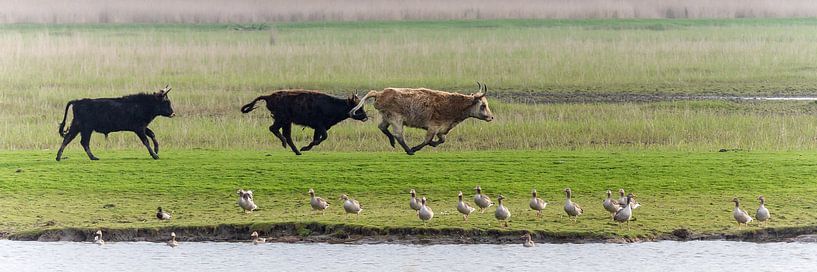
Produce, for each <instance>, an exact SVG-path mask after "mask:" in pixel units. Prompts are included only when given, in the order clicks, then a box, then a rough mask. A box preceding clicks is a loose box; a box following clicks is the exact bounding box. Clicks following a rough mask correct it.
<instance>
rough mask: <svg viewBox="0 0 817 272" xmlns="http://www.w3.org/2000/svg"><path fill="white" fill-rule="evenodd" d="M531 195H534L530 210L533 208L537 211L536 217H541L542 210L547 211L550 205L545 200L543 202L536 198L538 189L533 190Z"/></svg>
mask: <svg viewBox="0 0 817 272" xmlns="http://www.w3.org/2000/svg"><path fill="white" fill-rule="evenodd" d="M531 194H532V195H533V197H531V199H530V204H529V205H530V208H531V210H534V211H536V217H541V216H542V210H544V209H545V207H546V206H547V205H548V203H547V202H545V201H544V200H542V199H541V198H538V197H536V189H533V191H532V192H531Z"/></svg>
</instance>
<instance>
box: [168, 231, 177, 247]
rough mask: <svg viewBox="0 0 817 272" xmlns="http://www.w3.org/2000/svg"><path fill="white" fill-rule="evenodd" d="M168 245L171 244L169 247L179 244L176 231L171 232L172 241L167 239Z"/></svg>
mask: <svg viewBox="0 0 817 272" xmlns="http://www.w3.org/2000/svg"><path fill="white" fill-rule="evenodd" d="M167 246H169V247H177V246H179V242H176V233H175V232H171V233H170V241H167Z"/></svg>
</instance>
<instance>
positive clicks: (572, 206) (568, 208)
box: [565, 188, 582, 221]
mask: <svg viewBox="0 0 817 272" xmlns="http://www.w3.org/2000/svg"><path fill="white" fill-rule="evenodd" d="M572 194H573V191H571V190H570V188H566V189H565V196H566V199H565V213H567V216H568V217H573V221H577V220H578V219H579V215H581V214H582V207H580V206H579V204H578V203H574V202H573V201H572V200H570V196H571V195H572Z"/></svg>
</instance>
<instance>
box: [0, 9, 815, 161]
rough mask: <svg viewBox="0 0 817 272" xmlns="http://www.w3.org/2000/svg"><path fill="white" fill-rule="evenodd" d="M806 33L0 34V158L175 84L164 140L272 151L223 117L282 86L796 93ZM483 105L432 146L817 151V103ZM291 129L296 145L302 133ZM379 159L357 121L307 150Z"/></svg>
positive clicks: (75, 29) (12, 28)
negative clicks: (0, 153) (67, 110)
mask: <svg viewBox="0 0 817 272" xmlns="http://www.w3.org/2000/svg"><path fill="white" fill-rule="evenodd" d="M814 33H817V19H738V20H490V21H416V22H335V23H326V22H314V23H280V24H201V25H154V24H123V25H117V24H106V25H93V24H91V25H30V24H11V25H0V51H2V52H4V53H3V54H0V149H52V150H53V149H55V148H56V147H57V146H58V144H59V142H60V138H59V137H58V136H57V132H56V129H57V124H58V123H59V121H60V120H61V116H62V110H63V108H64V106H65V103H66V102H67V101H69V100H71V99H76V98H82V97H111V96H120V95H124V94H129V93H135V92H143V91H155V90H157V89H159V88H160V87H163V86H164V84H171V85H172V86H173V87H174V91H173V93H171V99H172V100H173V102H174V106H175V108H176V111H177V113H178V114H179V116H178V117H177V118H176V119H164V118H160V119H158V120H157V121H155V123H154V124H153V126H152V127H153V128H154V130H156V131H157V134H158V138H159V141H160V142H161V144H162V145H163V147H167V148H177V149H192V148H207V149H225V148H227V149H264V150H271V151H275V152H286V151H285V150H283V149H281V148H279V146H278V144H277V143H276V142H275V141H273V140H272V139H273V138H272V136H271V135H270V134H269V133H268V131H267V130H266V128H267V126H269V123H270V122H271V120H270V119H269V117H268V115H267V114H266V113H264V112H263V111H260V110H259V111H257V112H253V113H252V114H249V115H241V114H240V113H239V112H238V108H239V107H240V106H241V105H242V104H244V103H246V102H248V101H249V100H251V99H252V98H254V97H256V96H258V95H261V94H267V93H269V92H271V91H272V90H275V89H280V88H308V89H319V90H325V91H328V92H332V93H336V94H346V93H350V92H354V91H359V92H361V93H362V92H364V91H366V90H369V89H381V88H383V87H388V86H399V87H429V88H436V89H442V90H448V91H459V92H473V91H475V90H476V83H475V81H476V80H479V81H482V82H486V83H487V84H488V86H489V88H490V94H497V95H502V97H503V99H504V100H505V101H525V96H526V95H529V94H534V95H535V94H547V93H559V94H575V95H577V96H581V95H583V94H599V93H600V94H613V95H615V94H621V93H630V94H631V93H635V94H656V93H657V94H682V95H687V94H710V95H723V94H731V95H767V94H789V95H791V94H796V95H809V94H812V93H813V91H814V90H815V87H814V86H812V85H811V84H810V82H817V73H815V71H817V70H815V69H817V68H815V67H817V66H815V65H814V63H817V36H815V35H813V34H814ZM490 94H489V96H490ZM517 98H518V99H517ZM491 101H492V102H491V106H492V108H493V110H494V112H495V114H496V115H497V119H496V121H494V122H492V123H484V122H477V121H468V122H465V123H464V124H462V125H461V126H460V127H458V128H456V129H455V130H454V131H453V132H452V134H451V137H450V138H449V142H447V143H446V144H445V145H443V146H442V147H440V148H439V149H440V150H445V151H451V150H506V149H520V150H529V149H537V150H540V149H546V150H551V149H560V150H566V149H623V150H630V149H638V150H641V149H661V150H707V151H708V150H717V149H720V148H741V149H748V150H813V149H814V148H815V142H817V141H815V136H816V135H815V131H817V128H816V127H815V126H817V122H815V121H816V120H815V113H817V108H815V104H813V103H806V102H791V103H785V102H780V103H777V102H775V103H747V102H743V103H734V102H724V101H721V102H662V103H648V104H642V103H625V104H567V105H535V104H514V103H506V102H502V101H499V100H498V99H496V98H491ZM367 108H369V109H370V114H371V115H373V116H374V120H377V118H379V117H377V115H376V113H375V112H374V111H373V110H371V107H367ZM415 132H416V131H415ZM412 133H413V134H411V137H413V138H412V141H413V142H416V141H417V140H419V138H417V137H416V136H417V135H418V134H416V133H414V132H412ZM297 134H298V135H297V136H298V137H299V139H298V140H297V141H298V142H300V143H301V144H305V142H306V140H305V139H304V137H310V136H311V132H310V131H300V130H297ZM92 144H93V148H94V149H96V150H99V155H100V156H103V157H104V154H105V153H104V152H102V150H105V149H121V148H129V149H134V148H135V149H141V148H142V147H141V146H139V145H138V144H137V142H136V140H135V136H133V135H130V134H112V135H111V138H110V139H108V140H107V141H105V140H103V138H102V137H101V136H96V138H95V139H94V140H93V142H92ZM71 150H80V148H79V145H78V144H77V143H74V144H73V145H72V146H71ZM386 150H391V148H390V147H388V146H387V144H386V141H385V139H384V137H382V136H381V135H380V134H379V132H378V131H377V129H376V128H375V124H374V123H373V122H369V123H358V122H349V121H347V122H346V123H343V124H341V125H339V126H338V127H336V128H334V129H333V130H332V131H330V134H329V140H328V141H326V142H325V143H324V144H322V145H321V146H319V147H318V148H316V150H315V151H316V152H326V151H386Z"/></svg>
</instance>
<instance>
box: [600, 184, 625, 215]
mask: <svg viewBox="0 0 817 272" xmlns="http://www.w3.org/2000/svg"><path fill="white" fill-rule="evenodd" d="M602 205H603V206H604V209H605V210H607V211H608V212H610V218H612V219H615V218H614V216H615V215H616V212H617V211H618V210H619V209H620V208H621V205H620V204H619V202H618V200H614V199H613V191H610V190H607V199H605V200H604V202H603V203H602Z"/></svg>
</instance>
